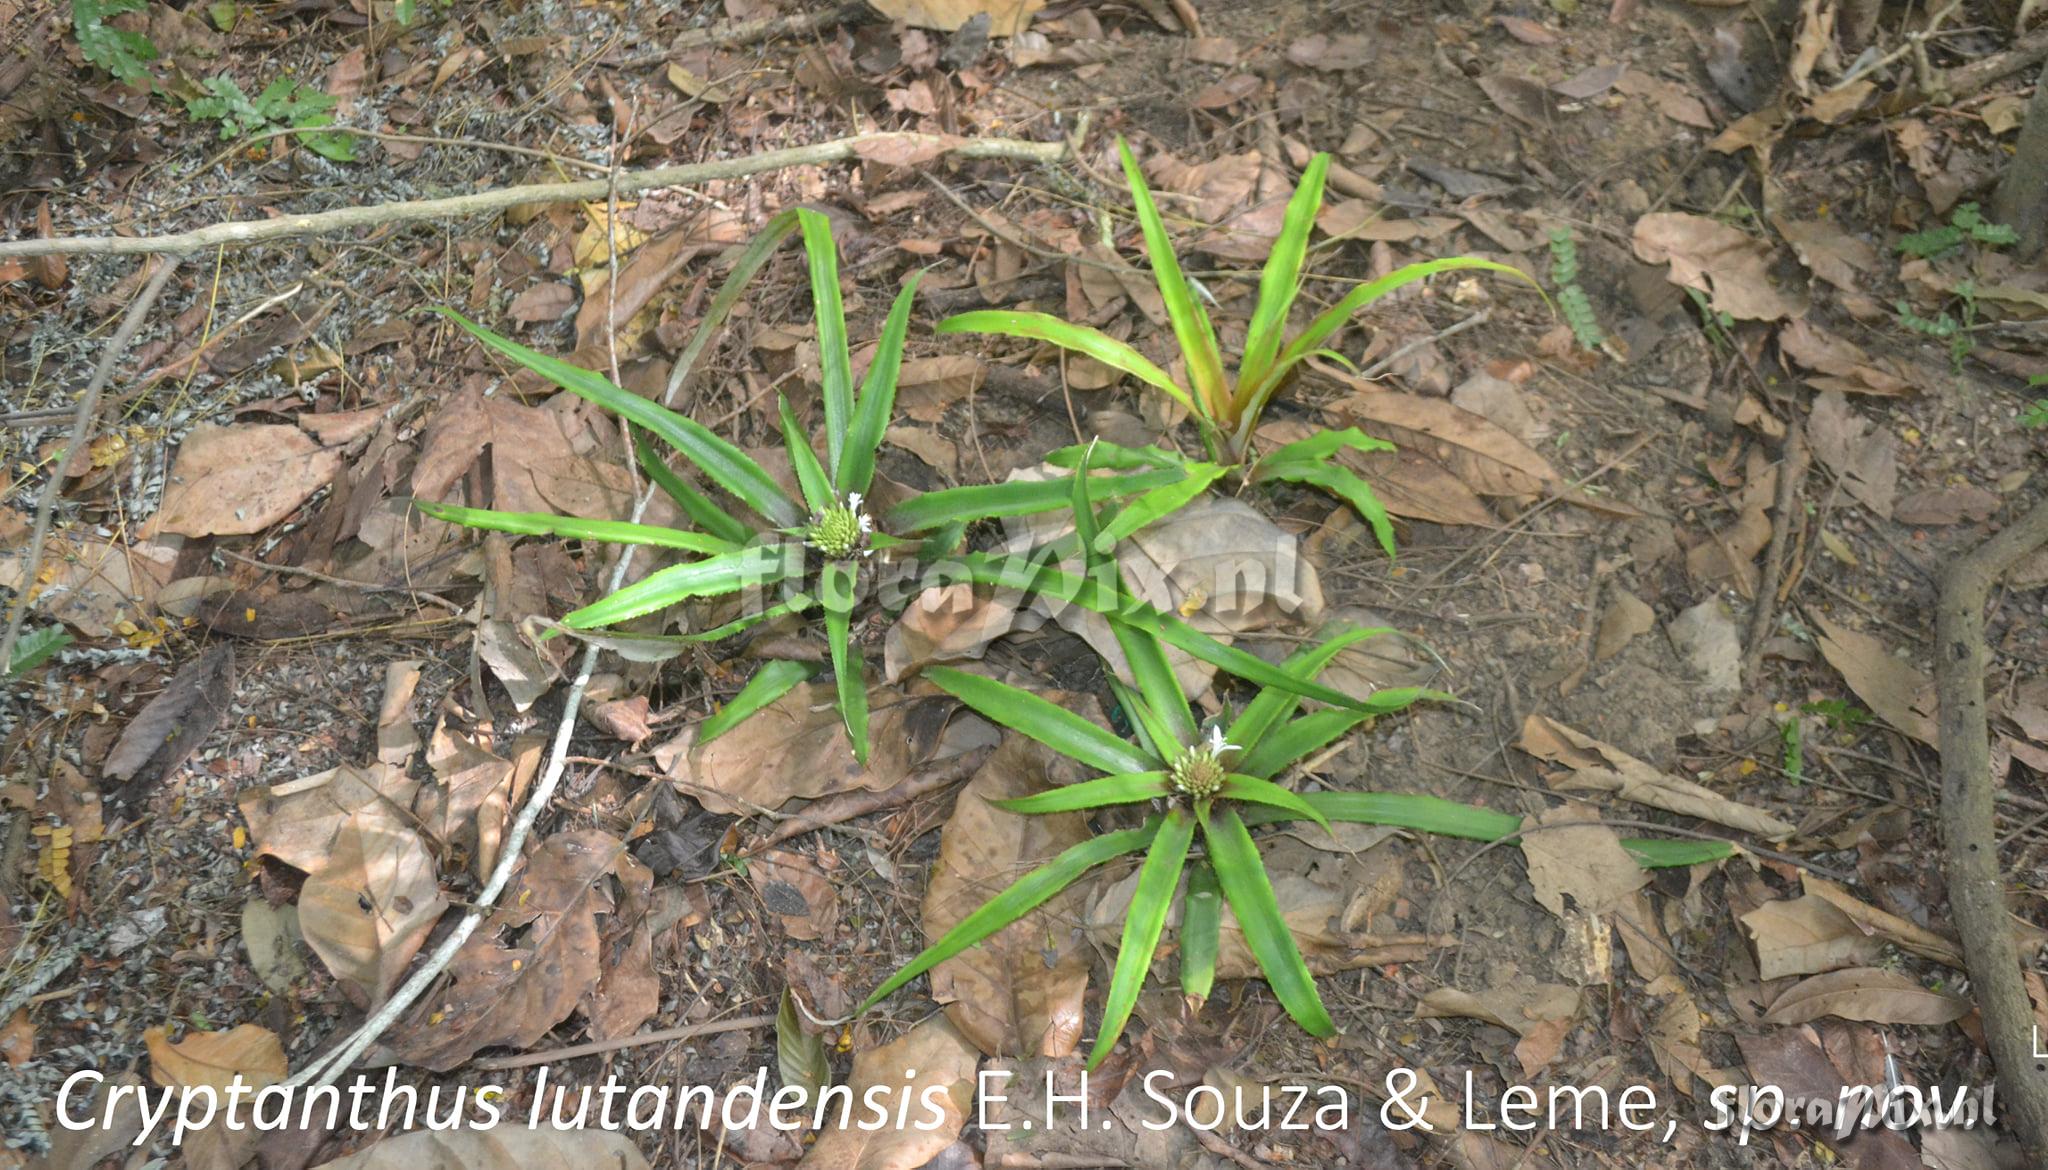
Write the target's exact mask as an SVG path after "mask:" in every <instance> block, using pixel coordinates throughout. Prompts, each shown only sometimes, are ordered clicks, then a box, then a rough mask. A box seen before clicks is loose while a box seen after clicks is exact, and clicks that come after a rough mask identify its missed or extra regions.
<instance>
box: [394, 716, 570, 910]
mask: <svg viewBox="0 0 2048 1170" xmlns="http://www.w3.org/2000/svg"><path fill="white" fill-rule="evenodd" d="M488 743H489V737H488V736H487V735H486V734H483V733H477V734H470V733H466V732H463V731H461V730H459V729H457V728H453V727H450V726H449V724H448V721H447V719H446V717H443V719H442V720H441V722H440V723H438V724H436V725H435V727H434V734H433V738H432V739H431V740H430V741H428V744H427V767H428V769H429V770H431V771H432V772H433V774H434V783H433V784H432V785H430V786H428V787H427V788H426V789H425V790H423V791H422V792H421V793H420V795H419V799H418V800H417V801H416V802H415V803H414V807H415V809H416V810H417V812H418V815H419V826H420V828H421V829H422V830H424V831H425V832H426V833H427V834H428V835H429V836H431V837H433V839H434V840H435V841H437V842H439V843H440V844H441V845H443V846H453V847H458V848H460V849H461V850H462V851H463V852H466V853H468V854H469V855H470V857H471V859H472V868H473V869H474V870H475V872H476V875H477V877H478V879H479V880H481V879H483V878H485V877H487V876H488V875H489V874H490V872H491V870H492V869H493V868H494V867H495V866H496V865H497V863H498V844H499V841H500V839H501V838H502V837H503V835H504V830H505V824H506V822H507V821H508V820H509V819H510V817H511V813H512V808H513V806H514V805H516V804H517V803H518V801H519V799H520V797H521V796H522V795H523V794H524V792H525V790H526V786H527V784H529V783H531V782H532V780H533V777H534V775H535V774H536V773H537V772H538V771H539V770H540V746H541V741H540V740H539V739H538V738H537V737H533V736H528V737H525V738H522V739H519V740H514V741H513V744H512V748H511V751H510V752H509V754H510V755H511V757H512V758H511V759H506V758H504V757H502V756H499V755H497V754H496V753H494V752H492V751H491V750H490V748H489V747H488V746H487V745H488Z"/></svg>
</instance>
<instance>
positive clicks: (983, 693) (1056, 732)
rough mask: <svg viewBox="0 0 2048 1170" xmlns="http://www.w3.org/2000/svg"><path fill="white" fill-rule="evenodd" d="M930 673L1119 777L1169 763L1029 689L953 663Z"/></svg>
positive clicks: (990, 711)
mask: <svg viewBox="0 0 2048 1170" xmlns="http://www.w3.org/2000/svg"><path fill="white" fill-rule="evenodd" d="M924 677H925V678H927V679H929V680H931V682H932V684H933V685H934V686H937V687H938V688H939V689H940V690H942V691H945V692H946V693H947V694H949V695H952V696H953V697H954V698H956V699H959V700H960V701H961V702H963V703H965V704H967V705H968V706H969V707H972V708H974V709H975V710H976V711H978V712H980V713H981V714H982V715H983V716H985V717H986V718H988V719H990V720H992V721H993V722H996V723H1000V724H1002V725H1003V726H1004V727H1008V728H1010V729H1011V730H1013V731H1021V732H1023V733H1024V734H1025V735H1028V736H1030V737H1031V738H1033V739H1035V740H1037V741H1038V742H1040V743H1042V744H1044V745H1046V746H1047V747H1049V748H1051V749H1053V750H1054V751H1056V752H1058V753H1060V754H1061V755H1063V756H1069V757H1072V758H1073V759H1076V760H1079V761H1081V762H1082V763H1084V764H1087V765H1088V766H1089V767H1091V768H1094V769H1096V770H1097V771H1100V772H1107V773H1109V774H1111V775H1119V774H1122V773H1125V772H1150V771H1153V770H1154V769H1157V768H1163V767H1165V766H1166V761H1164V760H1158V759H1154V758H1152V757H1151V756H1149V755H1147V754H1146V753H1144V752H1142V751H1140V750H1138V748H1137V747H1136V746H1135V745H1133V744H1131V743H1128V742H1126V741H1124V740H1121V739H1118V738H1117V737H1116V736H1114V735H1112V734H1110V733H1109V732H1108V731H1106V730H1104V729H1103V728H1100V727H1097V726H1095V725H1094V724H1093V723H1090V722H1088V721H1087V720H1086V719H1083V718H1081V717H1080V716H1079V715H1076V714H1074V713H1073V712H1072V711H1069V710H1067V709H1065V708H1064V707H1056V706H1054V705H1053V704H1051V703H1048V702H1046V701H1045V700H1044V699H1041V698H1039V697H1038V696H1037V695H1034V694H1032V693H1031V692H1029V691H1024V690H1019V689H1017V688H1016V687H1013V686H1010V685H1009V684H1007V683H999V682H997V681H995V680H994V679H988V678H983V677H981V676H980V675H978V674H968V673H967V672H966V671H963V670H955V669H953V668H952V667H950V666H934V667H931V668H929V669H927V670H926V671H925V672H924Z"/></svg>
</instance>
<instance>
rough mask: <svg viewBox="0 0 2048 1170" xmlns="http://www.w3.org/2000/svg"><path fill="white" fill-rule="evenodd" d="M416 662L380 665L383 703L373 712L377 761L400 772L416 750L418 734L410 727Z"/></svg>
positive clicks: (417, 676)
mask: <svg viewBox="0 0 2048 1170" xmlns="http://www.w3.org/2000/svg"><path fill="white" fill-rule="evenodd" d="M422 665H424V661H423V660H422V659H418V658H409V659H404V660H401V661H398V662H387V663H385V664H384V703H383V705H382V706H380V707H378V708H377V759H378V761H379V762H380V763H385V764H390V765H393V766H394V767H400V768H403V767H404V766H405V765H406V762H407V761H409V760H411V759H412V757H413V753H414V752H417V751H419V750H420V733H419V732H418V730H416V729H415V728H414V727H413V725H412V696H413V691H414V690H416V689H418V687H419V685H420V667H421V666H422Z"/></svg>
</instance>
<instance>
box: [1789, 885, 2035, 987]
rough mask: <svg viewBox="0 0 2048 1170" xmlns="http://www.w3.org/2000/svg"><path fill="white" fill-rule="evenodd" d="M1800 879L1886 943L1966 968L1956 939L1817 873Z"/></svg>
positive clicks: (1806, 887) (1809, 891)
mask: <svg viewBox="0 0 2048 1170" xmlns="http://www.w3.org/2000/svg"><path fill="white" fill-rule="evenodd" d="M1799 877H1800V882H1801V885H1802V888H1803V889H1804V890H1805V891H1806V893H1807V894H1808V895H1809V896H1812V897H1818V898H1824V899H1826V900H1827V901H1828V902H1830V903H1832V904H1833V905H1834V907H1835V909H1837V910H1840V911H1841V912H1842V913H1844V914H1846V915H1848V917H1849V918H1850V919H1851V920H1853V921H1854V922H1855V923H1856V924H1857V925H1859V926H1862V927H1864V928H1865V929H1868V930H1871V931H1874V932H1876V933H1877V934H1878V935H1880V936H1882V937H1883V938H1885V939H1886V940H1887V941H1889V942H1891V943H1893V944H1894V945H1896V946H1898V947H1900V948H1901V949H1903V950H1908V951H1911V952H1913V953H1914V954H1916V955H1919V956H1920V957H1921V958H1923V959H1932V960H1934V961H1935V962H1937V963H1943V964H1946V965H1948V966H1950V967H1953V968H1955V969H1956V970H1958V971H1960V970H1962V969H1963V949H1962V946H1961V945H1960V944H1958V943H1957V942H1956V941H1955V940H1954V939H1951V938H1947V937H1945V936H1943V935H1939V934H1936V933H1935V932H1933V931H1931V930H1928V929H1927V928H1926V927H1924V926H1921V925H1919V924H1917V923H1914V922H1911V921H1909V920H1907V919H1904V918H1900V917H1899V916H1898V915H1896V914H1892V913H1890V912H1888V911H1885V910H1880V909H1878V908H1877V907H1875V906H1872V905H1871V904H1869V903H1868V902H1864V901H1862V900H1861V899H1859V898H1857V897H1856V896H1855V895H1854V894H1851V893H1850V892H1849V891H1847V890H1845V889H1843V888H1842V887H1841V886H1838V885H1836V884H1835V883H1834V882H1831V881H1829V880H1828V879H1826V878H1824V877H1821V876H1819V875H1817V874H1814V873H1802V874H1800V875H1799ZM2036 945H2037V946H2038V944H2036Z"/></svg>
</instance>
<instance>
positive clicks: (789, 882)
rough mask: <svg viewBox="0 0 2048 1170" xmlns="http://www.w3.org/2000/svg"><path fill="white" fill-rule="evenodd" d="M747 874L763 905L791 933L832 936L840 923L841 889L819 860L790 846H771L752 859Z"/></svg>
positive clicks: (802, 936)
mask: <svg viewBox="0 0 2048 1170" xmlns="http://www.w3.org/2000/svg"><path fill="white" fill-rule="evenodd" d="M747 877H748V878H749V879H751V880H752V881H753V883H754V891H755V893H756V894H758V895H759V896H760V899H761V905H763V906H765V907H767V908H768V910H769V911H770V912H771V913H773V914H775V915H776V916H777V917H779V918H780V919H781V920H782V929H783V930H784V931H785V932H787V933H788V935H789V937H791V938H793V939H800V940H803V941H812V940H816V939H820V938H823V939H830V938H831V937H832V932H833V930H834V929H835V928H836V927H837V926H838V925H839V890H838V888H837V887H836V886H834V885H833V884H832V878H831V877H830V876H829V875H827V874H826V873H825V871H824V870H822V869H819V868H818V864H817V863H816V862H814V861H812V860H811V859H810V858H808V857H805V856H803V855H802V854H799V853H792V852H790V851H789V850H787V849H770V850H768V851H766V852H764V853H760V854H757V855H755V856H754V857H752V858H750V859H749V860H748V862H747Z"/></svg>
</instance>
